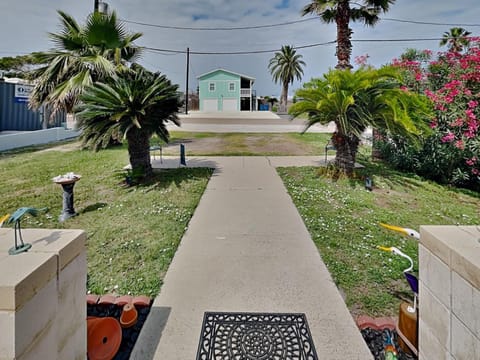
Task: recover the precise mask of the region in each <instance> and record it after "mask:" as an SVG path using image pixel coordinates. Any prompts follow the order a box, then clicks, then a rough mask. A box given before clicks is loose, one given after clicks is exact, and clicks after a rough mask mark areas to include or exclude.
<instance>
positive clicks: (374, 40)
mask: <svg viewBox="0 0 480 360" xmlns="http://www.w3.org/2000/svg"><path fill="white" fill-rule="evenodd" d="M440 40H444V38H439V37H435V38H403V39H351V40H350V41H351V42H371V43H375V42H422V41H440ZM335 43H336V41H335V40H332V41H327V42H323V43H315V44H307V45H300V46H294V47H293V48H294V49H295V50H299V49H307V48H312V47H317V46H326V45H332V44H335ZM142 48H143V49H145V50H147V51H152V52H159V53H162V52H163V53H174V54H186V51H185V50H172V49H159V48H153V47H147V46H144V47H142ZM277 51H281V49H273V50H272V49H269V50H253V51H252V50H250V51H190V54H192V55H249V54H266V53H274V52H277Z"/></svg>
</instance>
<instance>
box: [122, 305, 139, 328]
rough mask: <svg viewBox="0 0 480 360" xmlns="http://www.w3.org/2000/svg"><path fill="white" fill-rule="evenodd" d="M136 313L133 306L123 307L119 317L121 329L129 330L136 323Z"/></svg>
mask: <svg viewBox="0 0 480 360" xmlns="http://www.w3.org/2000/svg"><path fill="white" fill-rule="evenodd" d="M137 318H138V313H137V309H135V306H133V305H132V304H125V305H124V306H123V311H122V315H120V325H122V327H123V328H129V327H131V326H133V325H135V324H136V323H137Z"/></svg>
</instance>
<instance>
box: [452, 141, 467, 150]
mask: <svg viewBox="0 0 480 360" xmlns="http://www.w3.org/2000/svg"><path fill="white" fill-rule="evenodd" d="M454 146H455V147H456V148H457V149H460V150H465V144H464V143H463V140H461V139H460V140H457V141H455V144H454Z"/></svg>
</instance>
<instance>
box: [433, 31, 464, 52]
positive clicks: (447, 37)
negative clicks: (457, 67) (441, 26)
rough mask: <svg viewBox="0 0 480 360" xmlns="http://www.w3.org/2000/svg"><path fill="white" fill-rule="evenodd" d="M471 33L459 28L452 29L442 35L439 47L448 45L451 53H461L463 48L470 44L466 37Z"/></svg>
mask: <svg viewBox="0 0 480 360" xmlns="http://www.w3.org/2000/svg"><path fill="white" fill-rule="evenodd" d="M470 34H471V32H469V31H467V30H465V29H464V28H461V27H453V28H451V29H450V31H445V32H444V33H443V37H442V40H440V46H445V45H447V44H448V49H449V50H450V51H453V52H462V51H463V47H464V46H468V45H469V44H470V39H469V38H468V36H469V35H470Z"/></svg>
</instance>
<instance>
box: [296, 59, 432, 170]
mask: <svg viewBox="0 0 480 360" xmlns="http://www.w3.org/2000/svg"><path fill="white" fill-rule="evenodd" d="M400 81H401V76H400V73H399V72H398V70H396V69H393V68H390V67H385V68H382V69H380V70H374V69H371V68H360V69H358V70H356V71H355V72H352V71H351V70H350V69H347V70H330V72H328V73H327V74H325V75H324V77H323V78H322V79H313V80H312V81H310V82H308V83H306V84H304V86H303V88H302V89H299V90H298V91H297V92H296V94H295V95H296V96H297V97H298V98H300V99H302V100H300V101H299V102H297V103H296V104H294V105H293V106H292V107H291V108H290V111H289V112H290V114H291V115H293V116H294V117H297V116H299V115H301V114H306V115H307V116H308V122H307V126H306V128H305V131H306V130H307V129H308V128H309V127H310V126H312V125H313V124H316V123H320V124H328V123H329V122H331V121H333V122H335V125H336V127H337V130H336V132H335V133H334V134H333V136H332V141H333V145H334V146H335V148H336V149H337V154H336V158H335V165H336V167H337V168H338V169H339V170H341V171H343V172H345V173H346V174H347V175H351V174H352V172H353V169H354V166H355V160H356V154H357V150H358V146H359V144H360V136H361V134H362V133H363V132H364V131H365V130H366V128H367V127H368V126H372V127H373V128H381V129H386V130H388V131H389V132H390V133H392V134H399V135H405V136H410V137H416V136H419V135H421V134H422V132H426V131H428V123H427V117H428V115H429V114H430V108H429V106H428V104H429V103H428V101H427V100H426V98H425V97H423V96H421V95H418V94H415V93H413V92H408V91H406V90H403V89H401V88H400V85H401V83H400Z"/></svg>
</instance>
